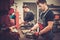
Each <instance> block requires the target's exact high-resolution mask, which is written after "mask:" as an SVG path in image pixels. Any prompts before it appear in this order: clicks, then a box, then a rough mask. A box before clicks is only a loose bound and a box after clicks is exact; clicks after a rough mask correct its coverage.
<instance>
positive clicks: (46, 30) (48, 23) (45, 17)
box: [30, 0, 54, 40]
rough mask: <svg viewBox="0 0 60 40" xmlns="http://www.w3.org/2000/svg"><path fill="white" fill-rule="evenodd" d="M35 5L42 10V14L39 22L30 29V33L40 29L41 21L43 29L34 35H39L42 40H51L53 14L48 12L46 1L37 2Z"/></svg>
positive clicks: (39, 0)
mask: <svg viewBox="0 0 60 40" xmlns="http://www.w3.org/2000/svg"><path fill="white" fill-rule="evenodd" d="M37 5H38V6H39V9H41V10H42V13H41V14H40V18H39V21H38V22H37V23H36V25H34V26H33V27H32V28H31V29H30V31H32V30H35V29H37V28H38V27H40V24H41V22H40V20H42V24H43V27H42V28H43V29H42V30H40V32H37V33H36V35H38V34H39V35H41V36H42V37H43V39H44V40H53V32H52V27H53V23H54V22H53V19H54V14H53V12H52V11H51V10H49V8H48V6H47V2H46V0H38V1H37Z"/></svg>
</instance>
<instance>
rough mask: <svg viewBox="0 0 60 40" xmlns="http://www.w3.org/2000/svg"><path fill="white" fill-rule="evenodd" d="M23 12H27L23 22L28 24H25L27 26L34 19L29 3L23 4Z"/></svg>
mask: <svg viewBox="0 0 60 40" xmlns="http://www.w3.org/2000/svg"><path fill="white" fill-rule="evenodd" d="M23 12H24V13H25V16H24V19H23V22H21V24H22V23H24V24H26V25H25V26H27V25H28V24H29V23H31V21H32V20H34V14H33V13H32V12H30V9H29V7H28V6H27V5H23Z"/></svg>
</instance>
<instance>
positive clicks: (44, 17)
mask: <svg viewBox="0 0 60 40" xmlns="http://www.w3.org/2000/svg"><path fill="white" fill-rule="evenodd" d="M53 20H54V14H53V12H52V11H51V10H49V9H48V10H47V11H46V12H44V13H43V12H42V13H40V16H39V20H38V23H41V24H43V29H44V28H45V27H46V26H47V25H48V21H53ZM41 36H42V37H43V39H44V40H53V32H52V30H50V31H48V32H47V33H44V34H42V35H41Z"/></svg>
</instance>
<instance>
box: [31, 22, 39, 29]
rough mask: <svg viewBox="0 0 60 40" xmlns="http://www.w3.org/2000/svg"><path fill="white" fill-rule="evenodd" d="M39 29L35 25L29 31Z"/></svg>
mask: <svg viewBox="0 0 60 40" xmlns="http://www.w3.org/2000/svg"><path fill="white" fill-rule="evenodd" d="M38 27H39V25H38V23H36V24H35V25H34V26H33V27H32V28H31V29H30V30H35V29H37V28H38Z"/></svg>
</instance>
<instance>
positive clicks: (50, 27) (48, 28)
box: [39, 21, 54, 35]
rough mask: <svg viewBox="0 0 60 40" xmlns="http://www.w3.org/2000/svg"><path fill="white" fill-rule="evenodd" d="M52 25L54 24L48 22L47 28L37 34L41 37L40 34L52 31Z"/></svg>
mask: <svg viewBox="0 0 60 40" xmlns="http://www.w3.org/2000/svg"><path fill="white" fill-rule="evenodd" d="M53 23H54V22H53V21H48V25H47V27H45V28H44V29H43V30H41V31H40V32H39V34H40V35H41V34H44V33H46V32H48V31H50V30H51V29H52V27H53Z"/></svg>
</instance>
